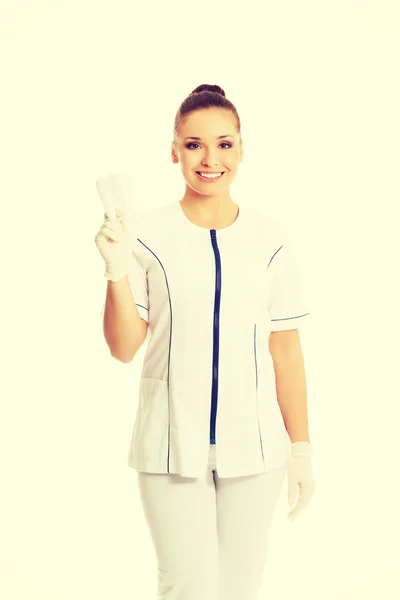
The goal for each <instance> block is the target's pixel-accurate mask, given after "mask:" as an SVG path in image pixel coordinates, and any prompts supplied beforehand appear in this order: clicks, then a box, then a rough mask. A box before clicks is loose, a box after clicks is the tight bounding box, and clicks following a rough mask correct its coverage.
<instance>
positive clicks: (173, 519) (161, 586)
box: [137, 445, 286, 600]
mask: <svg viewBox="0 0 400 600" xmlns="http://www.w3.org/2000/svg"><path fill="white" fill-rule="evenodd" d="M215 458H216V457H215V446H211V445H210V446H209V457H208V464H207V470H204V472H203V473H202V476H201V477H199V478H196V479H190V478H185V477H181V476H179V475H160V474H158V475H155V474H153V473H141V472H138V473H137V478H138V487H139V493H140V499H141V502H142V506H143V512H144V515H145V518H146V522H147V525H148V528H149V532H150V534H151V537H152V541H153V545H154V549H155V553H156V558H157V574H158V582H157V594H154V597H157V598H158V599H159V600H256V598H258V597H259V596H258V594H259V590H260V588H261V585H262V580H263V575H264V572H265V566H266V563H267V560H268V555H269V550H270V548H269V546H270V530H271V525H272V519H273V516H274V513H275V510H276V507H277V503H278V500H279V497H280V494H281V492H282V488H283V486H284V481H285V473H286V469H285V467H283V468H281V469H275V470H274V471H269V472H268V473H262V474H260V475H255V476H253V477H237V478H233V479H226V478H220V477H219V475H218V471H217V470H216V461H215Z"/></svg>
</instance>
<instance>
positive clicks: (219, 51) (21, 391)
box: [0, 0, 400, 600]
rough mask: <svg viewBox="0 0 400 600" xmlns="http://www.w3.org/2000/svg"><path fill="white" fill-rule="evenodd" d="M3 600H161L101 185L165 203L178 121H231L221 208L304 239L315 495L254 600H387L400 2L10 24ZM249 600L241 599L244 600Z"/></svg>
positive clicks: (64, 17)
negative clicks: (111, 311)
mask: <svg viewBox="0 0 400 600" xmlns="http://www.w3.org/2000/svg"><path fill="white" fill-rule="evenodd" d="M0 36H1V38H0V68H1V71H0V80H1V93H0V132H1V133H0V152H1V154H0V161H1V163H0V164H1V178H0V198H1V210H2V215H1V251H2V292H1V324H0V325H1V353H2V363H1V364H2V374H1V419H0V467H1V483H0V488H1V495H0V508H1V513H0V515H1V516H0V596H1V597H2V598H4V600H22V599H24V600H25V599H29V600H36V599H40V600H89V599H90V600H92V599H94V598H95V599H96V600H111V599H112V600H117V599H118V600H130V599H132V598H138V599H139V598H140V599H141V600H147V599H148V600H155V598H156V575H157V568H156V562H155V554H154V551H153V547H152V543H151V540H150V536H149V532H148V529H147V525H146V523H145V520H144V516H143V512H142V508H141V505H140V499H139V494H138V489H137V482H136V475H135V471H134V470H132V469H129V468H128V467H127V456H128V446H129V442H130V437H131V432H132V428H133V423H134V417H135V413H136V408H137V402H138V389H139V376H140V369H141V362H142V360H143V352H144V347H142V349H141V350H140V352H139V354H138V355H137V356H136V358H135V361H134V363H131V364H128V365H126V364H123V363H119V362H118V361H116V360H115V359H113V358H112V357H111V356H110V354H109V350H108V348H107V345H106V343H105V340H104V337H103V331H102V319H101V316H100V314H101V308H102V305H103V303H104V300H105V292H106V282H105V280H104V278H103V272H104V263H103V260H102V258H101V256H100V255H99V253H98V250H97V248H96V246H95V243H94V236H95V234H96V233H97V231H98V229H99V227H100V226H101V224H102V222H103V210H102V208H101V204H100V200H99V197H98V195H97V192H96V188H95V179H96V178H97V177H100V176H102V175H106V174H108V173H112V172H115V171H129V172H132V173H133V174H134V186H135V198H136V203H137V204H136V206H135V209H136V210H137V211H138V212H141V211H144V210H147V209H150V208H152V207H156V206H162V205H164V204H166V203H167V202H171V201H174V200H178V199H180V198H181V197H182V196H183V193H184V181H183V178H182V176H181V173H180V166H179V165H174V164H173V163H172V161H171V158H170V147H171V141H172V128H173V121H174V117H175V113H176V110H177V109H178V107H179V104H180V103H181V102H182V100H183V99H184V98H185V97H186V96H187V95H188V94H189V93H190V92H191V91H192V90H193V89H194V88H195V87H197V86H198V85H200V84H202V83H209V84H217V85H220V86H221V87H222V88H223V89H224V90H225V92H226V95H227V97H228V98H229V99H230V100H231V101H232V102H233V103H234V105H235V106H236V108H237V110H238V112H239V116H240V118H241V121H242V136H243V144H244V153H245V155H244V161H243V163H241V165H240V166H239V172H238V175H237V178H236V180H235V182H234V184H233V186H232V188H231V196H232V198H233V199H234V201H236V202H238V203H242V204H244V205H248V206H254V207H255V208H260V209H262V210H263V211H264V212H265V213H267V214H269V215H271V216H272V217H276V218H280V219H283V220H284V221H285V222H286V223H287V224H288V225H289V226H290V227H291V228H292V229H293V231H294V232H296V237H297V241H298V243H299V246H298V247H299V256H301V259H302V260H301V262H302V264H303V266H304V277H305V281H306V282H307V290H308V296H309V299H310V311H311V312H312V316H313V320H312V324H311V326H310V327H309V328H307V330H304V333H303V332H302V333H301V335H302V345H303V351H304V357H305V364H306V371H307V388H308V403H309V421H310V435H311V441H312V443H313V446H314V451H315V457H314V469H315V474H316V479H317V489H316V492H315V496H314V497H313V499H312V501H311V503H310V505H309V506H308V507H307V509H306V510H305V511H303V513H301V515H299V517H298V519H297V520H296V521H295V522H294V523H292V524H290V523H289V522H288V521H287V519H286V514H287V512H288V510H289V506H288V504H287V489H286V487H285V489H284V491H283V492H282V496H281V498H280V503H279V506H278V509H277V512H276V517H275V520H274V523H273V529H272V531H271V542H270V544H271V547H270V556H269V560H268V563H267V567H266V571H265V577H264V583H263V588H262V591H260V599H261V598H270V599H272V598H273V599H274V600H287V599H288V598H296V600H321V599H322V598H323V600H369V599H374V600H375V599H376V598H379V599H380V600H398V599H399V598H400V583H399V576H398V573H399V570H400V559H399V555H400V553H399V547H398V539H399V535H400V524H399V508H398V504H399V491H400V490H399V488H400V486H399V459H398V457H399V443H398V429H399V418H400V411H399V400H400V395H399V377H398V373H399V364H398V363H399V347H398V340H399V333H400V328H399V300H400V298H399V289H398V276H399V266H398V263H399V257H400V252H399V250H400V248H399V241H398V240H399V225H398V218H399V209H398V204H399V191H400V190H399V188H400V185H399V158H400V156H399V139H400V118H399V114H400V111H399V106H400V92H399V86H398V81H399V77H398V74H399V58H400V52H399V51H400V7H399V4H398V2H396V1H395V0H392V1H389V0H375V1H370V2H363V1H361V0H359V1H356V0H341V1H338V0H337V1H333V0H326V1H325V2H320V1H317V0H313V1H312V0H305V1H304V2H297V1H294V0H288V1H286V2H270V3H265V2H261V1H260V2H258V3H257V2H254V1H250V0H247V1H246V2H233V1H232V0H229V2H227V1H219V2H212V3H199V2H188V0H185V1H181V2H178V1H172V0H171V1H169V2H161V1H159V2H151V3H149V4H148V5H147V4H146V3H144V2H140V3H139V2H133V1H128V0H125V1H123V0H113V2H111V1H108V2H107V1H104V2H94V1H92V2H89V1H87V0H79V2H78V1H77V0H69V1H68V2H66V1H65V2H62V1H58V2H57V1H51V0H47V1H45V0H42V1H40V2H39V1H37V0H36V1H29V0H25V1H22V0H19V1H13V2H12V1H11V0H8V1H6V2H4V0H3V2H2V5H1V10H0ZM244 600H245V599H244Z"/></svg>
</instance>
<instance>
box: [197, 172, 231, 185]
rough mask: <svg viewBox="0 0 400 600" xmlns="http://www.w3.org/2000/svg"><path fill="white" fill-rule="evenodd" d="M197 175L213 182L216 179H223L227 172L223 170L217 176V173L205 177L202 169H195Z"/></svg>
mask: <svg viewBox="0 0 400 600" xmlns="http://www.w3.org/2000/svg"><path fill="white" fill-rule="evenodd" d="M195 173H196V175H197V177H199V178H200V179H201V180H202V181H206V182H207V183H213V182H214V181H219V180H220V179H222V177H223V176H224V174H225V171H222V172H221V174H220V175H219V176H217V175H216V174H215V175H214V174H213V175H211V174H210V175H209V176H208V177H207V176H206V177H203V175H202V174H201V171H195Z"/></svg>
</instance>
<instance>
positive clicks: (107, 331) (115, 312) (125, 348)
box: [103, 275, 148, 363]
mask: <svg viewBox="0 0 400 600" xmlns="http://www.w3.org/2000/svg"><path fill="white" fill-rule="evenodd" d="M147 327H148V324H147V322H146V321H145V320H144V319H142V318H141V316H140V315H139V312H138V309H137V306H136V304H135V301H134V298H133V295H132V291H131V288H130V285H129V279H128V276H127V275H126V276H125V277H123V278H122V279H120V280H119V281H115V282H112V281H108V282H107V296H106V304H105V311H104V320H103V331H104V337H105V339H106V342H107V345H108V347H109V348H110V352H111V356H113V357H114V358H116V359H118V360H120V361H121V362H125V363H128V362H131V361H132V360H133V358H134V356H135V354H136V352H137V351H138V350H139V348H140V346H141V345H142V344H143V343H144V341H145V340H146V337H147Z"/></svg>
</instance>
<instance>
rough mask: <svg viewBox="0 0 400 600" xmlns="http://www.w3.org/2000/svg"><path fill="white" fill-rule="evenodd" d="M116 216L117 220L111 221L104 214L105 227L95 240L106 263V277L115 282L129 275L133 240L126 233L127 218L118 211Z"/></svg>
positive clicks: (103, 226)
mask: <svg viewBox="0 0 400 600" xmlns="http://www.w3.org/2000/svg"><path fill="white" fill-rule="evenodd" d="M116 215H117V218H116V219H114V220H113V221H110V220H109V219H108V217H107V215H106V213H104V216H105V219H104V222H103V225H102V226H101V227H100V229H99V231H98V232H97V234H96V237H95V238H94V241H95V243H96V246H97V248H98V249H99V252H100V254H101V256H102V257H103V258H104V260H105V263H106V269H105V272H104V277H105V278H106V279H107V280H110V281H114V282H115V281H119V280H120V279H122V278H123V277H125V275H128V274H129V272H130V270H131V264H132V239H131V236H129V233H128V232H127V231H126V222H125V220H124V219H125V217H124V215H123V214H122V213H121V212H120V211H118V210H117V211H116Z"/></svg>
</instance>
